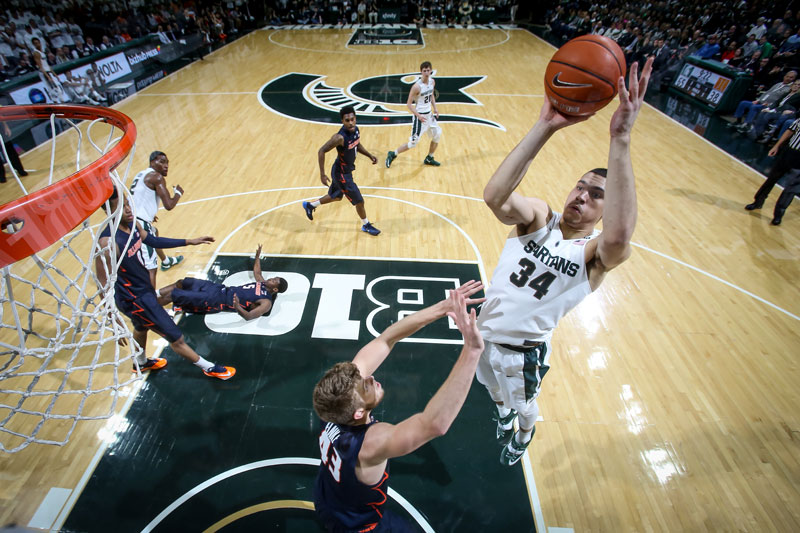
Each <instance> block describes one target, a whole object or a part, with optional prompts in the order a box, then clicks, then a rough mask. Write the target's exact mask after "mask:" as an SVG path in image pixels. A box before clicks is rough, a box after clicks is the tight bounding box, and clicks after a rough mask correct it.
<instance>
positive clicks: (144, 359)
mask: <svg viewBox="0 0 800 533" xmlns="http://www.w3.org/2000/svg"><path fill="white" fill-rule="evenodd" d="M136 362H137V363H138V364H139V366H140V367H141V366H144V365H145V364H146V363H147V356H146V355H145V354H144V350H142V353H140V354H139V355H138V356H137V357H136Z"/></svg>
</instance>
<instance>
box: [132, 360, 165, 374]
mask: <svg viewBox="0 0 800 533" xmlns="http://www.w3.org/2000/svg"><path fill="white" fill-rule="evenodd" d="M165 366H167V360H166V359H164V358H163V357H156V358H155V359H148V360H147V362H146V363H145V364H143V365H139V371H141V372H142V373H145V372H149V371H151V370H160V369H162V368H164V367H165ZM132 371H133V372H136V365H133V369H132Z"/></svg>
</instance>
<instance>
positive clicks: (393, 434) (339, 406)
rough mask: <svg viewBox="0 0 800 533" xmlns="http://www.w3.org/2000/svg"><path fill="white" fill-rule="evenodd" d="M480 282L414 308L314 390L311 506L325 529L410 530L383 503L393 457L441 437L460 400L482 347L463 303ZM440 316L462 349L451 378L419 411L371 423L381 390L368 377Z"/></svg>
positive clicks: (473, 320)
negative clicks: (316, 453)
mask: <svg viewBox="0 0 800 533" xmlns="http://www.w3.org/2000/svg"><path fill="white" fill-rule="evenodd" d="M482 288H483V284H482V283H481V282H479V281H468V282H467V283H465V284H464V285H462V286H461V287H459V288H458V289H456V290H452V291H450V294H449V296H448V298H447V299H446V300H443V301H441V302H439V303H436V304H434V305H432V306H430V307H427V308H425V309H422V310H421V311H417V312H416V313H414V314H413V315H409V316H407V317H405V318H403V319H402V320H400V321H399V322H396V323H394V324H392V325H391V326H389V327H388V328H386V331H384V332H383V333H381V335H380V336H378V338H376V339H375V340H373V341H372V342H370V343H369V344H367V345H366V346H364V347H363V348H362V349H361V350H360V351H359V352H358V353H357V354H356V356H355V358H354V359H353V361H352V362H343V363H338V364H336V365H335V366H334V367H333V368H331V369H330V370H328V372H327V373H326V374H325V376H324V377H323V378H322V379H321V380H320V381H319V383H317V386H316V387H314V396H313V402H314V410H315V411H316V412H317V414H318V415H319V417H320V419H321V420H320V426H321V432H320V436H319V446H320V453H321V455H322V463H321V464H320V468H319V472H318V474H317V480H316V482H315V485H314V508H315V509H316V511H317V514H318V516H319V518H320V520H322V522H323V523H324V524H325V527H326V529H327V530H328V531H331V532H334V531H335V532H339V531H416V529H412V528H411V527H410V526H409V525H408V524H407V523H406V522H405V521H404V520H402V519H401V518H400V517H398V516H396V515H393V514H392V513H390V512H389V511H388V510H386V509H383V508H382V506H383V504H384V503H385V502H386V491H387V490H388V485H389V482H388V480H389V464H388V461H389V459H391V458H392V457H400V456H402V455H406V454H409V453H411V452H413V451H414V450H416V449H417V448H419V447H420V446H422V445H423V444H425V443H426V442H428V441H430V440H432V439H435V438H436V437H440V436H442V435H444V434H445V433H447V430H448V429H449V428H450V425H451V424H452V423H453V420H455V418H456V415H457V414H458V412H459V411H460V410H461V406H462V405H463V404H464V400H465V399H466V397H467V392H468V391H469V388H470V385H471V384H472V376H473V375H474V372H475V367H476V365H477V363H478V357H479V356H480V354H481V351H482V350H483V340H482V339H481V336H480V334H479V333H478V328H477V324H476V318H475V310H472V311H471V312H468V311H467V306H468V305H471V304H477V303H480V302H482V301H483V298H475V299H471V298H470V296H472V295H473V294H475V293H476V292H478V291H480V290H481V289H482ZM444 316H450V317H451V318H453V319H454V320H455V323H456V326H458V329H459V331H460V332H461V334H462V335H463V336H464V348H463V349H462V350H461V355H460V356H459V357H458V360H457V361H456V362H455V364H454V365H453V369H452V370H451V371H450V375H449V376H448V377H447V379H446V380H445V382H444V383H443V384H442V386H441V387H440V388H439V390H438V391H437V392H436V394H434V396H433V398H431V400H430V401H429V402H428V405H427V406H426V407H425V410H424V411H423V412H421V413H418V414H415V415H413V416H411V417H410V418H407V419H406V420H403V421H402V422H400V423H399V424H396V425H395V424H388V423H386V422H378V421H377V420H375V419H374V418H372V414H371V413H372V410H373V409H374V408H375V407H376V406H377V405H378V404H379V403H380V402H381V400H382V399H383V387H381V384H380V383H378V382H377V381H376V380H375V378H374V377H373V376H372V373H373V372H375V371H376V370H377V369H378V367H379V366H381V364H382V363H383V361H384V360H385V359H386V357H387V356H388V355H389V352H391V351H392V348H393V347H394V345H395V343H397V342H398V341H400V340H401V339H404V338H406V337H408V336H409V335H412V334H414V333H415V332H416V331H418V330H419V329H421V328H422V327H424V326H426V325H428V324H430V323H431V322H433V321H435V320H438V319H440V318H442V317H444Z"/></svg>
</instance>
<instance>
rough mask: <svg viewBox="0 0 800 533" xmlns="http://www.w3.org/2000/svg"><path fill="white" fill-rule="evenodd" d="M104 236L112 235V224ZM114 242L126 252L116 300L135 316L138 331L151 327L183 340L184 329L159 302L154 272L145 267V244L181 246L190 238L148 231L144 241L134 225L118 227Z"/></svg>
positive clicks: (118, 304) (119, 273) (128, 312)
mask: <svg viewBox="0 0 800 533" xmlns="http://www.w3.org/2000/svg"><path fill="white" fill-rule="evenodd" d="M100 236H101V237H110V236H111V230H110V229H109V228H108V226H106V227H105V228H104V229H103V231H102V232H101V233H100ZM129 238H130V242H128V239H129ZM114 241H115V242H116V244H117V249H118V250H121V251H122V261H121V262H120V265H119V269H118V270H117V281H116V283H115V285H114V301H115V303H116V304H117V308H118V309H119V310H120V311H121V312H122V313H123V314H125V315H126V316H127V317H128V318H130V319H131V322H132V323H133V327H134V328H135V329H136V330H137V331H142V330H145V329H151V330H153V331H155V332H156V333H158V334H159V335H161V336H162V337H164V338H165V339H167V340H168V341H169V342H175V341H176V340H178V339H180V338H181V337H182V336H183V333H181V330H180V328H178V326H176V325H175V322H173V321H172V318H171V317H170V316H169V315H168V314H167V312H166V311H165V310H164V308H163V307H162V306H161V305H159V304H158V299H157V298H156V292H155V289H153V285H152V283H151V282H150V273H149V272H148V271H147V268H145V266H144V263H145V260H144V256H143V250H142V244H143V243H144V244H147V245H148V246H152V247H153V248H177V247H178V246H185V245H186V241H185V240H183V239H167V238H162V237H156V236H155V235H153V234H152V233H148V234H147V238H146V239H144V241H143V240H142V237H141V235H140V234H139V230H138V229H137V228H133V229H132V230H131V233H127V232H125V231H124V230H122V229H117V231H116V234H115V235H114Z"/></svg>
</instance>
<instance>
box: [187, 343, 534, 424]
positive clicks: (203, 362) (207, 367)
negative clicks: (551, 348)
mask: <svg viewBox="0 0 800 533" xmlns="http://www.w3.org/2000/svg"><path fill="white" fill-rule="evenodd" d="M194 366H199V367H200V368H201V369H203V370H211V369H212V368H214V363H210V362H208V361H206V360H205V359H203V358H202V357H200V358H199V359H198V360H197V361H195V363H194ZM528 439H530V437H528Z"/></svg>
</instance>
